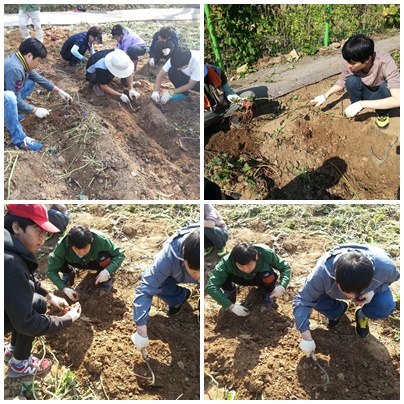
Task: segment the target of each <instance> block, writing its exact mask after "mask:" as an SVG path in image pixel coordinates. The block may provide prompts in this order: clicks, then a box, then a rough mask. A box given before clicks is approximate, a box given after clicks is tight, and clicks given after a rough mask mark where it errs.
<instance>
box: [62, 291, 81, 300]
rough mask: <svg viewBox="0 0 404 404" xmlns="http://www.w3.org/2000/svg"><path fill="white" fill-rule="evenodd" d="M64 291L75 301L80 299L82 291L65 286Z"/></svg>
mask: <svg viewBox="0 0 404 404" xmlns="http://www.w3.org/2000/svg"><path fill="white" fill-rule="evenodd" d="M63 292H64V294H65V295H66V296H67V297H68V298H69V299H70V300H73V302H77V301H78V300H79V299H80V293H78V292H76V291H75V290H73V289H70V288H64V289H63Z"/></svg>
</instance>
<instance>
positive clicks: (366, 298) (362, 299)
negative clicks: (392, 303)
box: [354, 290, 375, 306]
mask: <svg viewBox="0 0 404 404" xmlns="http://www.w3.org/2000/svg"><path fill="white" fill-rule="evenodd" d="M374 295H375V292H373V290H371V291H370V292H367V293H363V294H362V295H360V296H359V297H358V298H357V299H354V303H355V304H356V305H357V306H363V305H364V304H368V303H369V302H370V301H371V300H372V299H373V296H374Z"/></svg>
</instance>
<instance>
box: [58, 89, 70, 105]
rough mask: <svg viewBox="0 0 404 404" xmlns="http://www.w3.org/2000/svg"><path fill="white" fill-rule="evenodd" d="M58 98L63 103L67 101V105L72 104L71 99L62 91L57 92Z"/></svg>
mask: <svg viewBox="0 0 404 404" xmlns="http://www.w3.org/2000/svg"><path fill="white" fill-rule="evenodd" d="M59 96H60V98H61V99H62V100H63V101H67V102H68V103H72V102H73V98H72V97H71V96H70V95H69V94H67V93H66V92H65V91H63V90H59Z"/></svg>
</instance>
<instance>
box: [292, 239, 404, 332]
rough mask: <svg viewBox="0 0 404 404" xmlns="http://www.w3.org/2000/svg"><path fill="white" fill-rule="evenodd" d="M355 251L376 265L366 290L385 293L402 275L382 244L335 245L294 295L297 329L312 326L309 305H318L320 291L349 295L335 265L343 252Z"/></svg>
mask: <svg viewBox="0 0 404 404" xmlns="http://www.w3.org/2000/svg"><path fill="white" fill-rule="evenodd" d="M352 251H357V252H360V253H362V254H364V255H365V256H366V257H367V258H369V260H370V261H371V262H372V263H373V266H374V272H373V278H372V281H371V282H370V285H369V287H368V288H367V289H366V290H364V291H363V293H367V292H370V291H373V292H375V294H377V293H382V292H384V291H385V290H387V289H388V288H389V285H390V284H392V283H393V282H395V281H397V280H398V279H399V278H400V273H399V272H398V270H397V267H396V265H395V264H394V262H393V261H392V259H391V257H390V254H389V253H388V252H387V251H385V250H383V249H381V248H379V247H374V246H371V245H361V244H345V245H341V246H339V247H336V248H334V249H333V250H331V251H329V252H328V253H327V254H324V255H323V256H322V257H321V258H320V259H319V260H318V261H317V264H316V267H315V268H314V270H313V272H312V273H311V274H310V275H309V276H308V278H307V279H306V281H305V283H304V285H303V287H302V288H301V289H300V290H299V292H298V293H297V295H296V296H295V298H294V299H293V315H294V316H295V319H296V329H297V330H298V331H300V332H304V331H307V330H308V329H310V321H309V318H310V309H311V308H312V307H315V306H316V301H317V299H318V298H319V297H320V296H321V295H323V294H325V295H327V296H330V297H331V298H333V299H338V300H344V299H348V298H347V297H346V296H345V295H344V294H343V293H342V292H341V291H340V290H339V288H338V285H337V282H336V280H335V267H336V264H337V262H338V260H339V258H340V257H341V256H342V255H344V254H346V253H348V252H352Z"/></svg>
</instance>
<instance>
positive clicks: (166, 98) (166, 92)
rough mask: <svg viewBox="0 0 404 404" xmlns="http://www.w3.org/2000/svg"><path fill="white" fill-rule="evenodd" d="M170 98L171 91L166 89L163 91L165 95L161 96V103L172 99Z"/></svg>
mask: <svg viewBox="0 0 404 404" xmlns="http://www.w3.org/2000/svg"><path fill="white" fill-rule="evenodd" d="M170 98H171V94H170V92H169V91H165V92H164V93H163V95H162V96H161V98H160V103H161V104H163V105H164V104H166V103H167V101H169V100H170Z"/></svg>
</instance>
